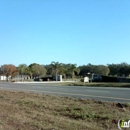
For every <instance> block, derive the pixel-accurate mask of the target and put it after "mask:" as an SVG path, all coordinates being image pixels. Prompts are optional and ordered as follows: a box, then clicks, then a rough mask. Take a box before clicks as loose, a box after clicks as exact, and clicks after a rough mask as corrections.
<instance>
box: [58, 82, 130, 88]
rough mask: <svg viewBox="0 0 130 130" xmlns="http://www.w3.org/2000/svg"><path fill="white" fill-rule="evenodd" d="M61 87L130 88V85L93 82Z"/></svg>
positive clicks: (74, 83)
mask: <svg viewBox="0 0 130 130" xmlns="http://www.w3.org/2000/svg"><path fill="white" fill-rule="evenodd" d="M56 85H61V86H95V87H126V88H130V83H112V82H92V83H83V82H70V83H69V82H63V83H60V84H56Z"/></svg>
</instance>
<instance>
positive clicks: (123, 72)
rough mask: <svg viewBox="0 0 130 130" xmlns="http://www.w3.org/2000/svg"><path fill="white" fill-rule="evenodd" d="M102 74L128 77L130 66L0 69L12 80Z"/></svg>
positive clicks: (58, 65) (53, 64)
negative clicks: (26, 76)
mask: <svg viewBox="0 0 130 130" xmlns="http://www.w3.org/2000/svg"><path fill="white" fill-rule="evenodd" d="M93 73H94V74H100V75H102V76H108V75H109V76H111V77H117V76H119V77H128V76H129V75H130V65H129V64H127V63H125V62H124V63H120V64H107V65H92V64H90V63H89V64H87V65H82V66H77V65H76V64H71V63H70V64H64V63H59V62H54V61H53V62H51V63H50V64H48V65H40V64H38V63H32V64H30V65H28V66H27V65H26V64H20V65H19V66H15V65H13V64H4V65H1V67H0V74H1V75H5V76H6V77H9V76H11V78H13V77H15V76H17V75H21V76H22V75H29V77H30V79H32V78H36V77H42V76H46V75H52V76H57V75H63V78H68V77H69V78H72V79H74V78H75V77H84V76H87V75H91V74H93Z"/></svg>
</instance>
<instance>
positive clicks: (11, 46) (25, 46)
mask: <svg viewBox="0 0 130 130" xmlns="http://www.w3.org/2000/svg"><path fill="white" fill-rule="evenodd" d="M129 48H130V0H0V52H1V60H0V65H3V64H14V65H16V66H17V65H19V64H22V63H26V64H27V65H29V64H31V63H39V64H50V63H51V62H52V61H58V62H61V63H77V65H83V64H84V65H85V64H88V63H91V64H96V65H98V64H104V65H106V64H108V63H109V64H111V63H121V62H127V63H128V64H130V51H129V50H130V49H129Z"/></svg>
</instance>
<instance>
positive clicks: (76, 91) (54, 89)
mask: <svg viewBox="0 0 130 130" xmlns="http://www.w3.org/2000/svg"><path fill="white" fill-rule="evenodd" d="M0 89H4V90H11V91H26V92H36V93H42V94H51V95H60V96H67V97H76V98H85V99H94V100H101V101H111V102H128V103H130V88H113V87H86V86H56V84H52V83H51V84H41V83H37V84H34V83H0Z"/></svg>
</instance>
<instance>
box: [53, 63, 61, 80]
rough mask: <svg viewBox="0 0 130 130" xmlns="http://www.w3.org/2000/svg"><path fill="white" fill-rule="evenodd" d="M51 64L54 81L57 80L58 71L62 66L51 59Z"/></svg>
mask: <svg viewBox="0 0 130 130" xmlns="http://www.w3.org/2000/svg"><path fill="white" fill-rule="evenodd" d="M51 66H52V74H54V73H55V76H56V81H57V76H58V72H59V71H60V69H61V68H62V63H59V62H54V61H52V62H51Z"/></svg>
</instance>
